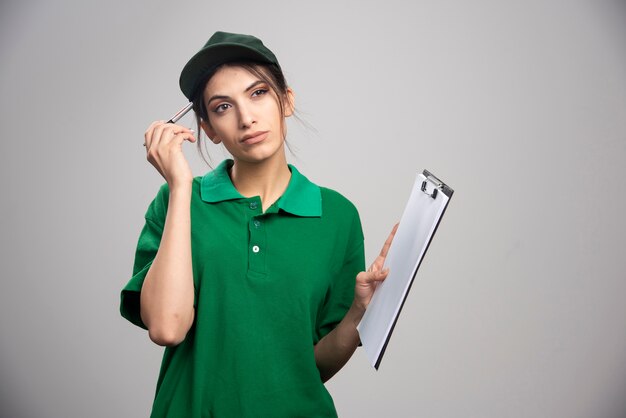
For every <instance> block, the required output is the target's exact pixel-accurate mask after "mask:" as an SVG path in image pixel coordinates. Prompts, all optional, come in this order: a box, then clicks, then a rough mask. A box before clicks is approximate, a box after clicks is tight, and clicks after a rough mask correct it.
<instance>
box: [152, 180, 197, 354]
mask: <svg viewBox="0 0 626 418" xmlns="http://www.w3.org/2000/svg"><path fill="white" fill-rule="evenodd" d="M190 201H191V184H189V185H185V186H179V187H175V188H171V189H170V196H169V204H168V211H167V216H166V218H165V226H164V229H163V236H162V238H161V243H160V245H159V250H158V252H157V255H156V257H155V259H154V261H153V262H152V266H151V267H150V269H149V271H148V273H147V275H146V278H145V280H144V283H143V287H142V288H141V303H140V306H141V318H142V320H143V322H144V323H145V324H146V326H147V327H148V330H149V334H150V338H151V339H152V341H154V342H155V343H157V344H159V345H176V344H179V343H180V342H181V341H182V340H183V339H184V338H185V335H186V334H187V332H188V331H189V328H190V327H191V324H192V322H193V316H194V309H193V301H194V284H193V269H192V264H191V213H190Z"/></svg>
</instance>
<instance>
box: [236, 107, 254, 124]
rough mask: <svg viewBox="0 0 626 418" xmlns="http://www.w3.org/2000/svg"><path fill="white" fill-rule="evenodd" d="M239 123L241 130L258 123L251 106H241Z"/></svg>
mask: <svg viewBox="0 0 626 418" xmlns="http://www.w3.org/2000/svg"><path fill="white" fill-rule="evenodd" d="M239 123H240V125H241V129H248V128H250V127H251V126H252V125H253V124H255V123H256V117H255V116H254V112H253V111H252V109H251V108H250V106H249V105H245V104H242V105H240V106H239Z"/></svg>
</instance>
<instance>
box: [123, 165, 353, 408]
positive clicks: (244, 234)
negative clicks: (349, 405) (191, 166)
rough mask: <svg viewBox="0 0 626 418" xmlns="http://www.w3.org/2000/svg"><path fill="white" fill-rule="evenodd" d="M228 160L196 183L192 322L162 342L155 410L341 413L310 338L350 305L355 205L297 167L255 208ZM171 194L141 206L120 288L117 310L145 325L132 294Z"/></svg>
mask: <svg viewBox="0 0 626 418" xmlns="http://www.w3.org/2000/svg"><path fill="white" fill-rule="evenodd" d="M229 164H232V162H231V161H225V162H223V163H222V164H220V166H219V167H217V168H216V169H215V170H214V171H213V172H210V173H208V174H207V175H205V176H204V177H197V178H196V179H194V182H193V195H192V199H191V224H192V253H193V254H192V257H193V271H194V284H195V292H196V315H195V321H194V324H193V326H192V327H191V329H190V331H189V333H188V334H187V336H186V338H185V340H184V341H183V342H182V343H181V344H179V345H178V346H176V347H168V348H166V349H165V354H164V357H163V362H162V366H161V372H160V375H159V379H158V382H157V389H156V396H155V400H154V405H153V410H152V416H153V417H276V418H279V417H329V416H330V417H332V416H336V411H335V407H334V404H333V401H332V398H331V397H330V395H329V393H328V392H327V390H326V388H325V387H324V384H323V383H322V381H321V379H320V375H319V372H318V370H317V367H316V365H315V358H314V354H313V346H314V345H315V344H316V343H317V342H318V341H319V340H320V339H321V338H322V337H323V336H324V335H326V334H327V333H328V332H330V331H331V330H332V329H333V328H334V327H335V326H336V325H337V323H338V322H339V321H341V319H342V318H343V316H344V315H345V313H346V312H347V310H348V309H349V307H350V305H351V303H352V299H353V297H354V284H355V277H356V274H357V273H358V272H359V271H362V270H363V269H364V253H363V234H362V231H361V224H360V220H359V216H358V213H357V211H356V209H355V207H354V206H353V205H352V204H351V203H350V202H349V201H348V200H347V199H346V198H344V197H343V196H341V195H340V194H339V193H337V192H334V191H332V190H329V189H326V188H322V187H318V186H316V185H314V184H313V183H311V182H310V181H309V180H307V179H306V177H304V176H303V175H302V174H300V173H299V172H298V171H297V170H296V169H295V167H293V166H290V169H291V172H292V176H291V180H290V183H289V186H288V188H287V190H286V191H285V193H284V194H283V196H282V197H281V198H280V199H279V200H278V201H277V202H276V203H275V204H274V205H272V206H271V207H270V208H268V210H267V211H266V213H262V208H261V200H260V198H259V197H258V196H257V197H252V198H244V197H243V196H241V195H240V194H239V193H238V192H237V190H236V189H235V188H234V186H233V185H232V183H231V181H230V179H229V176H228V173H227V168H228V165H229ZM168 196H169V189H168V187H167V185H163V187H161V189H160V190H159V193H158V194H157V196H156V198H155V199H154V201H153V202H152V203H151V204H150V206H149V208H148V210H147V212H146V223H145V226H144V228H143V230H142V232H141V235H140V237H139V243H138V245H137V252H136V256H135V265H134V270H133V277H132V278H131V279H130V281H129V282H128V284H127V285H126V287H125V288H124V289H123V290H122V295H121V307H120V310H121V313H122V316H124V317H125V318H127V319H128V320H129V321H131V322H133V323H134V324H136V325H139V326H142V327H144V328H145V326H144V324H143V323H142V322H141V318H140V315H139V292H140V290H141V286H142V283H143V280H144V277H145V275H146V273H147V271H148V269H149V268H150V265H151V262H152V260H153V259H154V256H155V254H156V252H157V249H158V246H159V243H160V239H161V234H162V232H163V225H164V221H165V215H166V212H167V204H168ZM255 246H258V252H255Z"/></svg>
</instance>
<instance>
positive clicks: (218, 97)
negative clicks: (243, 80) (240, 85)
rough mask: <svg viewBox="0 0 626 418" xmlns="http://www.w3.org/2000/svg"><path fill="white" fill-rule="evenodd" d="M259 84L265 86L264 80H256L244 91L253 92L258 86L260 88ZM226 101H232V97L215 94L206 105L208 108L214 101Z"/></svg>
mask: <svg viewBox="0 0 626 418" xmlns="http://www.w3.org/2000/svg"><path fill="white" fill-rule="evenodd" d="M259 84H265V81H263V80H256V81H255V82H253V83H252V84H250V85H249V86H248V87H246V88H245V90H244V91H243V92H244V93H246V92H249V91H250V90H252V89H253V88H255V87H256V86H258V85H259ZM217 99H219V100H224V99H230V96H225V95H220V94H215V95H213V96H211V97H210V98H209V100H207V102H206V105H207V107H208V106H209V104H210V103H211V102H212V101H213V100H217Z"/></svg>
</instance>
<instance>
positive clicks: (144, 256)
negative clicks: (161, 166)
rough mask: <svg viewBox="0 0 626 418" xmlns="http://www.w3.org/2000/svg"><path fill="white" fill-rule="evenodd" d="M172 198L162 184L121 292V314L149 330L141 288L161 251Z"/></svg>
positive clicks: (147, 213) (151, 207)
mask: <svg viewBox="0 0 626 418" xmlns="http://www.w3.org/2000/svg"><path fill="white" fill-rule="evenodd" d="M168 198H169V190H168V188H167V184H165V185H163V187H161V189H160V190H159V193H158V194H157V196H156V197H155V198H154V200H153V201H152V203H151V204H150V206H149V207H148V210H147V211H146V215H145V224H144V226H143V229H142V230H141V233H140V234H139V240H138V242H137V249H136V250H135V261H134V263H133V274H132V277H131V279H130V280H129V281H128V283H127V284H126V286H124V288H123V289H122V294H121V301H120V313H121V314H122V316H123V317H124V318H126V319H128V320H129V321H130V322H132V323H133V324H135V325H137V326H139V327H142V328H144V329H147V327H146V325H145V324H144V323H143V321H142V320H141V314H140V306H139V300H140V294H141V287H142V286H143V281H144V279H145V278H146V274H148V270H149V269H150V266H151V265H152V261H153V260H154V257H155V256H156V254H157V251H158V250H159V245H160V243H161V236H162V235H163V227H164V225H165V214H166V213H167V202H168Z"/></svg>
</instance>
